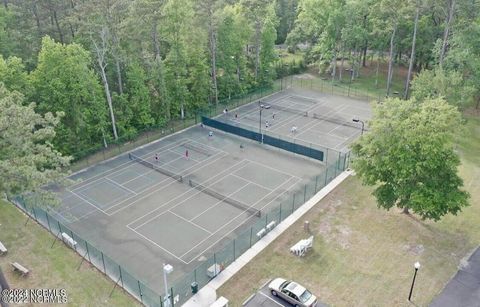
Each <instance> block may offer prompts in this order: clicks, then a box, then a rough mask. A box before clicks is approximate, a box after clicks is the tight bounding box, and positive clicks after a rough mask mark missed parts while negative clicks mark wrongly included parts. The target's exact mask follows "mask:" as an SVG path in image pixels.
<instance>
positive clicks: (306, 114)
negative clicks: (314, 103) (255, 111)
mask: <svg viewBox="0 0 480 307" xmlns="http://www.w3.org/2000/svg"><path fill="white" fill-rule="evenodd" d="M270 107H271V108H272V109H275V110H280V111H285V112H289V113H293V114H297V115H302V116H308V112H307V111H300V110H295V109H291V108H287V107H282V106H279V105H275V104H271V105H270Z"/></svg>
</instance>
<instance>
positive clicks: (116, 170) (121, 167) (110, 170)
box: [72, 139, 184, 190]
mask: <svg viewBox="0 0 480 307" xmlns="http://www.w3.org/2000/svg"><path fill="white" fill-rule="evenodd" d="M183 140H184V139H180V140H178V141H175V142H173V143H171V144H167V145H165V146H163V147H160V148H159V149H164V148H166V147H168V146H172V145H173V144H175V143H178V142H180V141H183ZM166 150H168V149H166ZM166 150H163V151H166ZM160 152H162V151H160ZM143 156H145V155H143ZM143 156H140V157H141V158H142V157H143ZM133 163H134V162H133V161H131V160H129V161H127V162H124V163H122V164H119V165H117V166H115V167H114V168H111V169H109V170H106V171H104V172H101V173H99V174H97V175H95V176H93V177H90V178H88V179H86V180H85V181H82V182H80V183H78V184H79V185H81V184H82V183H85V182H87V183H86V184H85V185H82V186H78V187H75V188H73V189H72V190H77V189H79V188H82V187H85V186H88V185H90V184H92V183H94V182H96V181H98V180H101V179H102V178H103V177H105V176H104V174H106V173H108V175H111V174H116V173H118V172H120V171H124V170H126V169H127V168H128V167H123V166H124V165H128V164H130V165H134V164H133ZM112 171H113V172H112ZM95 177H99V178H97V179H94V180H91V179H93V178H95ZM74 186H75V185H73V186H72V187H74Z"/></svg>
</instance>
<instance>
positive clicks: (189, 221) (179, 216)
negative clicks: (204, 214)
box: [137, 210, 212, 234]
mask: <svg viewBox="0 0 480 307" xmlns="http://www.w3.org/2000/svg"><path fill="white" fill-rule="evenodd" d="M166 212H169V213H171V214H173V215H175V216H176V217H178V218H180V219H182V220H184V221H185V222H187V223H190V224H192V225H193V226H195V227H197V228H200V229H201V230H203V231H205V232H208V234H212V233H211V232H210V231H208V230H206V229H205V228H203V227H202V226H200V225H198V224H197V223H194V222H192V221H191V220H187V219H186V218H184V217H183V216H181V215H178V214H176V213H175V212H172V211H170V210H167V211H166ZM137 229H138V228H137Z"/></svg>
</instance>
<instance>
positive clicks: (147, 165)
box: [128, 153, 183, 182]
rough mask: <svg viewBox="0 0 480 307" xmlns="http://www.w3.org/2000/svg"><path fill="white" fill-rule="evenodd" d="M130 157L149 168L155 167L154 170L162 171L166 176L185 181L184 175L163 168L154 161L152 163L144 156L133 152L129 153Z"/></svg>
mask: <svg viewBox="0 0 480 307" xmlns="http://www.w3.org/2000/svg"><path fill="white" fill-rule="evenodd" d="M128 157H129V158H130V160H133V161H135V162H137V163H140V164H142V165H145V166H146V167H149V168H151V169H153V170H155V171H157V172H159V173H162V174H164V175H166V176H168V177H171V178H173V179H175V180H177V181H179V182H183V177H182V176H181V175H177V174H174V173H173V172H171V171H169V170H166V169H164V168H161V167H159V166H158V165H155V164H153V163H151V162H148V161H146V160H144V159H142V158H140V157H137V156H135V155H133V154H131V153H129V154H128Z"/></svg>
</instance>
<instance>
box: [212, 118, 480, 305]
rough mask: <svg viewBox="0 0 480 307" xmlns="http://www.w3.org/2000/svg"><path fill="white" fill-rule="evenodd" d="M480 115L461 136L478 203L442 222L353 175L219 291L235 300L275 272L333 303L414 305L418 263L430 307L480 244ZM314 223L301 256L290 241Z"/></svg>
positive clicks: (467, 177) (465, 172) (420, 287)
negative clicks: (390, 200) (380, 201)
mask: <svg viewBox="0 0 480 307" xmlns="http://www.w3.org/2000/svg"><path fill="white" fill-rule="evenodd" d="M479 132H480V119H478V118H473V117H471V118H469V121H468V124H467V133H465V135H462V136H460V140H459V152H460V154H461V156H462V166H461V168H460V172H461V175H462V177H463V178H464V182H465V188H466V189H467V190H468V191H469V192H470V193H471V196H472V198H471V206H470V207H468V208H466V209H465V210H463V212H461V213H460V214H458V216H447V217H445V218H444V219H442V220H441V221H439V222H437V223H435V222H430V221H422V220H419V219H418V218H416V217H415V215H412V216H407V215H404V214H401V213H400V211H399V210H397V209H395V210H390V211H385V210H383V209H378V208H377V205H376V203H375V199H374V198H373V197H372V196H371V194H370V193H371V189H370V188H368V187H365V186H362V185H361V183H360V181H359V180H358V178H357V177H355V176H353V177H349V178H347V179H346V180H345V181H344V182H343V183H342V184H341V185H339V186H338V187H337V188H336V189H335V190H334V191H333V192H332V193H330V194H329V195H328V196H327V197H326V198H325V199H323V200H322V201H321V202H319V203H318V204H317V205H316V206H315V207H314V208H313V209H311V210H310V211H309V212H308V213H307V214H305V215H304V216H303V217H302V218H301V219H300V220H299V221H298V222H297V223H296V224H294V225H293V226H292V227H291V228H289V229H288V230H287V231H286V232H285V233H284V234H283V235H282V236H280V237H279V238H278V239H277V240H276V241H274V242H273V243H272V244H271V245H270V246H269V247H268V248H266V249H265V250H264V251H263V252H262V253H261V254H260V255H258V256H257V257H256V258H254V260H253V261H252V262H250V263H249V264H248V265H247V266H245V267H244V268H243V269H242V270H241V271H240V272H239V273H238V274H237V275H235V276H234V277H233V278H232V279H231V280H229V281H228V282H227V283H226V284H225V285H224V286H223V287H222V288H220V290H219V293H218V295H223V296H225V297H227V298H228V299H229V300H230V301H231V302H232V306H241V303H242V302H243V301H244V300H245V299H246V298H248V297H249V296H250V295H251V294H252V293H254V292H255V291H256V290H257V288H258V287H259V286H260V285H262V284H263V283H264V282H266V281H267V280H269V279H270V278H274V277H277V276H281V277H285V278H291V279H294V280H296V281H298V282H300V283H302V284H304V285H305V286H307V287H308V288H309V289H311V290H312V291H313V292H314V293H315V294H316V295H317V296H318V297H319V299H320V300H321V301H323V302H325V303H327V304H329V305H333V306H410V305H411V304H410V303H408V302H407V297H408V294H409V290H410V285H411V281H412V277H413V272H414V269H413V264H414V263H415V262H416V261H419V262H420V263H421V265H422V267H421V268H420V271H419V273H418V275H417V281H416V284H415V289H414V293H413V302H414V304H415V305H416V306H427V305H428V304H429V303H430V302H431V300H432V299H433V298H434V297H435V296H436V295H437V294H438V293H439V292H440V291H441V290H442V289H443V287H444V286H445V284H446V283H447V282H448V281H449V280H450V278H451V277H452V276H453V275H454V274H455V272H456V271H457V269H458V267H459V265H461V263H463V262H464V261H465V260H466V259H467V258H468V255H469V254H470V253H471V252H472V251H473V250H474V249H475V248H476V247H477V246H478V245H479V243H480V160H479V157H478V153H479V152H480V148H479V147H480V133H479ZM305 220H308V221H310V223H311V232H312V233H313V234H314V235H315V243H314V248H313V251H311V252H310V253H309V254H308V255H307V256H306V257H304V258H298V257H295V256H293V255H292V254H290V253H289V248H290V247H291V246H292V245H293V244H295V243H296V242H297V241H298V240H300V239H303V238H306V237H307V234H306V233H305V232H304V231H303V222H304V221H305Z"/></svg>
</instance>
